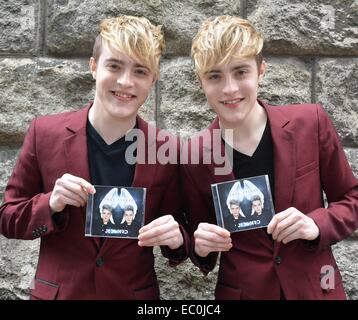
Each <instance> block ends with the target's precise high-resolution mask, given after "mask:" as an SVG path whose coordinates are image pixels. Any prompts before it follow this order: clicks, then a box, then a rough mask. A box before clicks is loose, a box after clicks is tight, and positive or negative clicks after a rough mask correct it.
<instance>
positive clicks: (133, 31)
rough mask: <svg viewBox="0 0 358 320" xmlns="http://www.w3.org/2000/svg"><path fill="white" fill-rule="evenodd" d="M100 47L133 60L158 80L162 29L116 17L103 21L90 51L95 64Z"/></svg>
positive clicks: (145, 21)
mask: <svg viewBox="0 0 358 320" xmlns="http://www.w3.org/2000/svg"><path fill="white" fill-rule="evenodd" d="M102 47H105V48H106V49H109V50H110V51H112V52H113V51H117V52H121V53H124V54H126V55H128V56H130V57H133V58H134V59H135V60H137V61H138V62H140V63H141V64H143V65H144V66H145V67H147V68H148V69H149V70H150V71H152V72H153V73H154V74H155V75H156V76H157V77H158V76H159V60H160V56H161V54H162V53H163V51H164V49H165V43H164V37H163V34H162V32H161V26H155V25H153V24H152V23H151V22H150V21H149V20H148V19H147V18H144V17H133V16H119V17H115V18H109V19H104V20H102V22H101V23H100V34H99V35H98V36H97V38H96V41H95V44H94V47H93V57H94V58H95V60H96V61H97V60H98V58H99V56H100V54H101V50H102Z"/></svg>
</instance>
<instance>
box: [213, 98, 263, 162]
mask: <svg viewBox="0 0 358 320" xmlns="http://www.w3.org/2000/svg"><path fill="white" fill-rule="evenodd" d="M266 122H267V114H266V111H265V109H264V108H263V107H261V106H260V105H259V103H258V102H256V104H255V106H254V108H252V109H251V111H250V113H249V114H248V115H247V116H246V117H245V118H244V119H242V120H241V121H238V122H236V123H228V122H225V121H222V120H221V119H219V125H220V129H222V136H223V138H224V140H225V141H226V142H227V143H228V144H229V145H231V146H232V147H234V148H235V149H236V150H239V151H241V150H242V151H243V152H244V153H247V154H249V155H250V153H251V151H252V150H254V149H256V147H257V144H258V143H259V142H260V140H261V137H262V134H263V132H264V130H265V127H266ZM223 129H224V130H223ZM225 130H229V131H226V132H225ZM229 133H230V134H229Z"/></svg>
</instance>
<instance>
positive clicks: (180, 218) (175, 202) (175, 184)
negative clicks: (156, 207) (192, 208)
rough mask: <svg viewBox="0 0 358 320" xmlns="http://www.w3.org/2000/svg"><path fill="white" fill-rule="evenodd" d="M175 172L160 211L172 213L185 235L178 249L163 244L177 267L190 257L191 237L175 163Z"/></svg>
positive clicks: (163, 249)
mask: <svg viewBox="0 0 358 320" xmlns="http://www.w3.org/2000/svg"><path fill="white" fill-rule="evenodd" d="M174 167H175V169H174V173H173V175H172V177H171V179H170V183H169V185H168V186H167V189H166V192H165V193H164V196H163V200H162V203H161V207H160V212H161V213H163V214H171V215H172V216H173V217H174V219H175V221H177V222H178V224H179V228H180V232H181V234H182V236H183V240H184V243H183V245H182V246H181V247H179V248H178V249H175V250H172V249H170V248H169V247H168V246H161V247H160V249H161V252H162V254H163V256H164V257H165V258H168V259H169V264H170V265H171V266H172V267H175V266H176V265H178V264H179V263H181V262H183V261H184V260H186V259H187V258H188V257H189V248H190V238H189V236H188V233H187V231H186V218H185V215H184V210H183V203H182V196H181V189H180V185H179V183H180V181H179V166H178V165H174Z"/></svg>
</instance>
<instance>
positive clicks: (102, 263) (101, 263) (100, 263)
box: [96, 258, 104, 267]
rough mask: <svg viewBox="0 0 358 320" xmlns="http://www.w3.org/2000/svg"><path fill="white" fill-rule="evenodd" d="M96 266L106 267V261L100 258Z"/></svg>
mask: <svg viewBox="0 0 358 320" xmlns="http://www.w3.org/2000/svg"><path fill="white" fill-rule="evenodd" d="M96 265H97V267H102V266H103V265H104V260H103V258H98V259H97V260H96Z"/></svg>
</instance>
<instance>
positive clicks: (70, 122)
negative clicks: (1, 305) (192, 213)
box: [0, 105, 189, 299]
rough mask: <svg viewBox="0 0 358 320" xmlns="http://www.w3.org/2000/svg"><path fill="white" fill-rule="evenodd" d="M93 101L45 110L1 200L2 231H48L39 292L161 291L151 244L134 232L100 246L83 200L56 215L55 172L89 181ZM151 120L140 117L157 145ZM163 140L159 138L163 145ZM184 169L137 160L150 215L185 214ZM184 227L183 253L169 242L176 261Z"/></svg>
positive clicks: (144, 294) (21, 234)
mask: <svg viewBox="0 0 358 320" xmlns="http://www.w3.org/2000/svg"><path fill="white" fill-rule="evenodd" d="M89 107H90V105H89V106H87V108H85V109H82V110H80V111H75V112H68V113H64V114H60V115H54V116H45V117H39V118H37V119H35V120H34V121H33V122H32V123H31V126H30V129H29V132H28V133H27V135H26V138H25V141H24V144H23V147H22V150H21V153H20V155H19V159H18V161H17V164H16V166H15V168H14V171H13V174H12V176H11V178H10V180H9V183H8V185H7V188H6V191H5V195H4V204H3V205H2V206H1V208H0V232H1V233H2V234H3V235H4V236H6V237H8V238H17V239H29V240H31V239H35V238H37V237H39V236H41V246H40V254H39V261H38V266H37V271H36V277H35V283H34V285H33V289H32V290H31V295H32V298H33V299H158V298H159V289H158V283H157V278H156V274H155V270H154V256H153V250H152V247H143V248H141V247H139V246H138V244H137V240H133V239H113V238H111V239H106V240H105V241H104V244H103V246H102V247H100V246H99V238H93V237H85V236H84V234H85V209H84V208H76V207H73V206H67V207H66V208H65V209H64V210H63V212H62V213H60V214H56V215H55V216H54V217H51V210H50V208H49V198H50V195H51V191H52V189H53V187H54V184H55V182H56V179H58V178H59V177H61V176H62V175H63V174H64V173H70V174H72V175H75V176H79V177H82V178H84V179H86V180H87V181H90V175H89V167H88V156H87V135H86V123H87V115H88V110H89ZM149 127H150V125H149V124H148V123H146V122H145V121H144V120H142V119H141V118H139V117H138V128H139V129H141V130H142V131H143V132H144V134H145V145H146V146H153V144H154V146H155V142H156V138H155V135H154V138H153V139H150V138H149V137H148V128H149ZM154 132H156V133H157V134H158V132H159V130H158V129H157V130H156V129H154ZM138 144H139V140H138ZM161 144H163V142H159V141H157V145H156V148H157V149H158V147H160V145H161ZM178 173H179V169H178V166H177V165H160V164H137V165H136V168H135V175H134V180H133V184H132V186H133V187H146V188H147V197H146V211H145V223H148V222H150V221H152V220H154V219H156V218H157V217H159V215H161V214H172V215H173V216H174V217H175V218H176V219H177V221H178V222H179V223H180V222H181V221H182V216H181V212H182V210H180V209H181V204H180V203H179V200H178V199H180V197H179V196H178V193H179V186H178V181H179V178H178ZM114 174H115V173H114ZM183 235H184V239H185V245H184V250H183V249H181V250H178V251H180V254H179V255H178V254H176V253H178V251H175V250H174V251H172V250H169V248H168V247H162V252H163V254H164V255H165V256H166V257H169V258H171V261H170V262H171V263H172V264H177V263H179V262H180V261H182V260H184V259H185V258H186V256H187V255H188V251H189V246H188V237H187V235H185V233H184V234H183Z"/></svg>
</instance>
